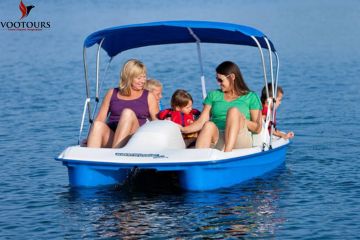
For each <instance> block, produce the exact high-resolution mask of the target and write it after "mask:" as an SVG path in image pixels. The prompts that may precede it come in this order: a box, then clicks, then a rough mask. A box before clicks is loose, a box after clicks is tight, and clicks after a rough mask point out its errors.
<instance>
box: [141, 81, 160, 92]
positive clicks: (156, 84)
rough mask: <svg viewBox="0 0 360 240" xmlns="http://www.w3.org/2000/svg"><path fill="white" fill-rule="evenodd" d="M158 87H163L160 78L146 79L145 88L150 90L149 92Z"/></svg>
mask: <svg viewBox="0 0 360 240" xmlns="http://www.w3.org/2000/svg"><path fill="white" fill-rule="evenodd" d="M156 87H161V88H162V84H161V82H160V81H159V80H156V79H148V80H147V81H146V84H145V89H146V90H148V91H149V92H151V91H153V90H154V88H156Z"/></svg>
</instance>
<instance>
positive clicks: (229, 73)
mask: <svg viewBox="0 0 360 240" xmlns="http://www.w3.org/2000/svg"><path fill="white" fill-rule="evenodd" d="M216 80H217V81H218V83H219V85H220V89H219V90H215V91H211V92H209V94H208V95H207V97H206V98H205V100H204V108H203V111H202V113H201V115H200V117H199V119H198V120H197V121H195V122H194V123H193V124H191V125H190V126H187V127H181V131H182V132H183V133H192V132H197V131H199V130H200V133H199V136H198V138H197V141H196V148H209V147H216V148H218V149H219V150H224V151H225V152H230V151H232V149H234V148H248V147H252V134H251V133H260V131H261V127H262V125H261V124H262V117H261V109H262V106H261V102H260V99H259V97H258V96H257V95H256V94H255V93H254V92H252V91H250V90H249V88H248V87H247V86H246V83H245V81H244V79H243V77H242V74H241V72H240V69H239V67H238V66H237V65H236V64H235V63H233V62H230V61H225V62H223V63H221V64H220V65H219V66H218V67H217V68H216Z"/></svg>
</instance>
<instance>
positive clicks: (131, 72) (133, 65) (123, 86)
mask: <svg viewBox="0 0 360 240" xmlns="http://www.w3.org/2000/svg"><path fill="white" fill-rule="evenodd" d="M141 74H146V67H145V65H144V64H143V63H142V62H141V61H139V60H136V59H130V60H128V61H127V62H126V63H125V64H124V66H123V68H122V70H121V73H120V82H119V92H120V94H121V95H124V96H130V94H131V83H132V81H133V79H134V78H136V77H137V76H139V75H141Z"/></svg>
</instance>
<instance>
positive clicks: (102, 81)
mask: <svg viewBox="0 0 360 240" xmlns="http://www.w3.org/2000/svg"><path fill="white" fill-rule="evenodd" d="M112 59H113V58H110V60H109V62H108V64H107V65H106V68H105V72H104V76H103V78H102V80H101V82H100V86H99V89H98V96H99V95H100V93H101V90H102V85H103V83H104V81H105V79H106V76H107V72H108V70H109V67H110V63H111V61H112ZM98 98H99V97H98ZM98 105H99V101H96V103H95V107H94V111H93V115H92V117H93V119H95V113H96V111H97V107H98Z"/></svg>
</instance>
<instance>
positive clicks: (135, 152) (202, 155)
mask: <svg viewBox="0 0 360 240" xmlns="http://www.w3.org/2000/svg"><path fill="white" fill-rule="evenodd" d="M177 43H194V44H196V45H197V52H198V57H199V65H200V70H201V76H200V81H201V84H202V95H203V97H205V96H206V87H205V77H204V73H203V65H202V58H201V48H200V44H201V43H217V44H235V45H245V46H250V47H257V48H258V50H259V53H260V58H261V62H262V67H260V70H262V72H263V75H264V84H265V85H266V86H267V82H268V80H267V79H268V76H267V75H270V78H271V82H272V84H273V85H272V86H273V89H274V90H276V87H277V82H278V71H279V58H278V55H277V53H276V51H275V48H274V45H273V43H272V42H271V41H270V40H269V39H268V38H267V37H266V36H265V35H264V34H263V33H262V32H260V31H259V30H257V29H254V28H251V27H247V26H243V25H236V24H230V23H221V22H204V21H165V22H152V23H144V24H134V25H126V26H118V27H113V28H108V29H104V30H100V31H97V32H94V33H92V34H91V35H89V36H88V37H87V38H86V39H85V42H84V48H83V57H84V69H85V82H86V94H87V96H86V100H85V103H84V109H83V115H82V121H81V126H80V131H79V138H78V144H77V145H75V146H70V147H67V148H66V149H65V150H64V151H63V152H62V153H61V154H60V155H59V156H58V157H57V158H55V160H57V161H61V162H62V163H63V165H65V166H66V167H67V169H68V175H69V183H70V186H72V187H93V186H102V185H115V184H116V185H121V184H123V183H124V182H125V181H126V180H127V179H128V178H129V177H130V176H131V175H132V173H133V172H134V169H137V170H138V171H147V170H151V171H154V172H171V173H173V174H176V175H177V177H178V179H179V185H180V187H181V188H182V189H184V190H188V191H207V190H214V189H219V188H224V187H230V186H233V185H235V184H239V183H241V182H243V181H246V180H249V179H252V178H256V177H259V176H262V175H264V174H266V173H268V172H270V171H272V170H274V169H275V168H277V167H278V166H280V165H281V164H283V163H284V161H285V156H286V150H287V147H288V145H289V141H288V140H285V139H282V138H277V137H275V136H272V135H271V134H269V131H268V130H267V129H268V126H269V123H270V121H271V119H272V118H273V117H274V113H273V112H271V111H269V113H268V116H267V118H266V121H265V122H264V124H263V130H262V132H261V133H260V134H253V147H251V148H246V149H234V150H233V151H232V152H223V151H219V150H217V149H212V148H207V149H195V148H186V147H185V143H184V141H183V138H182V135H181V133H180V130H179V128H178V127H177V126H176V124H174V123H173V122H171V121H166V120H165V121H159V120H158V121H151V122H148V123H146V124H145V125H143V126H142V127H140V128H139V129H138V130H137V132H136V133H135V134H134V135H133V136H132V138H131V139H130V140H129V142H128V144H127V145H126V146H125V147H123V148H118V149H110V148H88V147H85V146H82V145H81V144H80V143H81V135H82V131H83V126H84V122H85V119H86V118H88V120H89V126H91V123H92V122H93V119H94V116H95V113H96V109H97V105H98V103H99V92H100V87H99V85H101V84H99V61H100V51H101V50H104V51H105V52H106V53H107V55H108V56H109V57H110V61H109V64H110V62H111V60H112V59H113V58H114V57H115V56H116V55H118V54H119V53H121V52H124V51H126V50H129V49H134V48H138V47H145V46H152V45H161V44H177ZM95 44H97V45H98V49H97V59H96V63H97V64H96V86H95V96H90V82H89V80H88V69H87V63H86V49H87V48H90V47H92V46H93V45H95ZM265 50H266V53H267V55H268V56H267V57H269V59H268V61H265V57H264V53H265ZM273 58H274V59H275V61H276V66H275V67H274V66H273ZM267 62H268V63H269V64H267ZM267 65H270V66H267ZM274 65H275V64H274ZM267 68H269V69H267ZM274 71H275V74H274ZM267 72H270V74H267ZM267 92H268V91H267ZM276 92H277V91H274V92H273V96H274V98H276ZM268 96H269V94H268ZM92 102H94V107H93V108H92V105H91V104H92ZM89 129H90V127H89Z"/></svg>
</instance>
